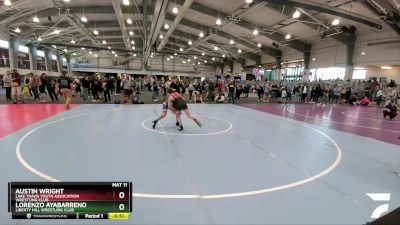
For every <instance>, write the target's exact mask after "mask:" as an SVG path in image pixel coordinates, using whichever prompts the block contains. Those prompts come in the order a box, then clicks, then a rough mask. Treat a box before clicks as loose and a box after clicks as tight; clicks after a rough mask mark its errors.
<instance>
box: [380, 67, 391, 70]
mask: <svg viewBox="0 0 400 225" xmlns="http://www.w3.org/2000/svg"><path fill="white" fill-rule="evenodd" d="M381 69H383V70H390V69H392V67H390V66H381Z"/></svg>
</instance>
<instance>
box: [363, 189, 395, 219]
mask: <svg viewBox="0 0 400 225" xmlns="http://www.w3.org/2000/svg"><path fill="white" fill-rule="evenodd" d="M366 195H367V196H368V197H369V198H371V199H372V200H374V201H375V202H386V203H385V204H382V205H380V206H378V207H377V208H376V209H375V210H374V211H373V212H372V215H371V218H372V219H378V218H379V217H381V216H382V215H383V214H385V213H387V212H389V201H390V193H366Z"/></svg>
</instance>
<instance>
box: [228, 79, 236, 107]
mask: <svg viewBox="0 0 400 225" xmlns="http://www.w3.org/2000/svg"><path fill="white" fill-rule="evenodd" d="M235 90H236V87H235V83H233V81H231V82H229V84H228V102H229V103H231V102H232V104H235Z"/></svg>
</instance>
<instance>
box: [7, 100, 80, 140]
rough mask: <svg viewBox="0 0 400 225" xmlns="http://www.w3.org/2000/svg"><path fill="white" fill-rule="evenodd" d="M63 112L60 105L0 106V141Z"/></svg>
mask: <svg viewBox="0 0 400 225" xmlns="http://www.w3.org/2000/svg"><path fill="white" fill-rule="evenodd" d="M74 107H78V105H74V106H72V108H74ZM64 111H65V106H64V105H62V104H32V105H29V104H21V105H0V121H1V125H0V139H1V138H4V137H5V136H7V135H10V134H12V133H14V132H16V131H18V130H20V129H22V128H24V127H27V126H29V125H32V124H34V123H37V122H39V121H41V120H44V119H46V118H48V117H51V116H54V115H56V114H58V113H61V112H64Z"/></svg>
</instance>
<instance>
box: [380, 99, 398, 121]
mask: <svg viewBox="0 0 400 225" xmlns="http://www.w3.org/2000/svg"><path fill="white" fill-rule="evenodd" d="M386 116H389V118H390V119H394V118H396V116H397V106H396V105H395V104H394V103H393V101H392V100H388V101H387V102H386V103H385V106H384V109H383V118H386Z"/></svg>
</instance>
